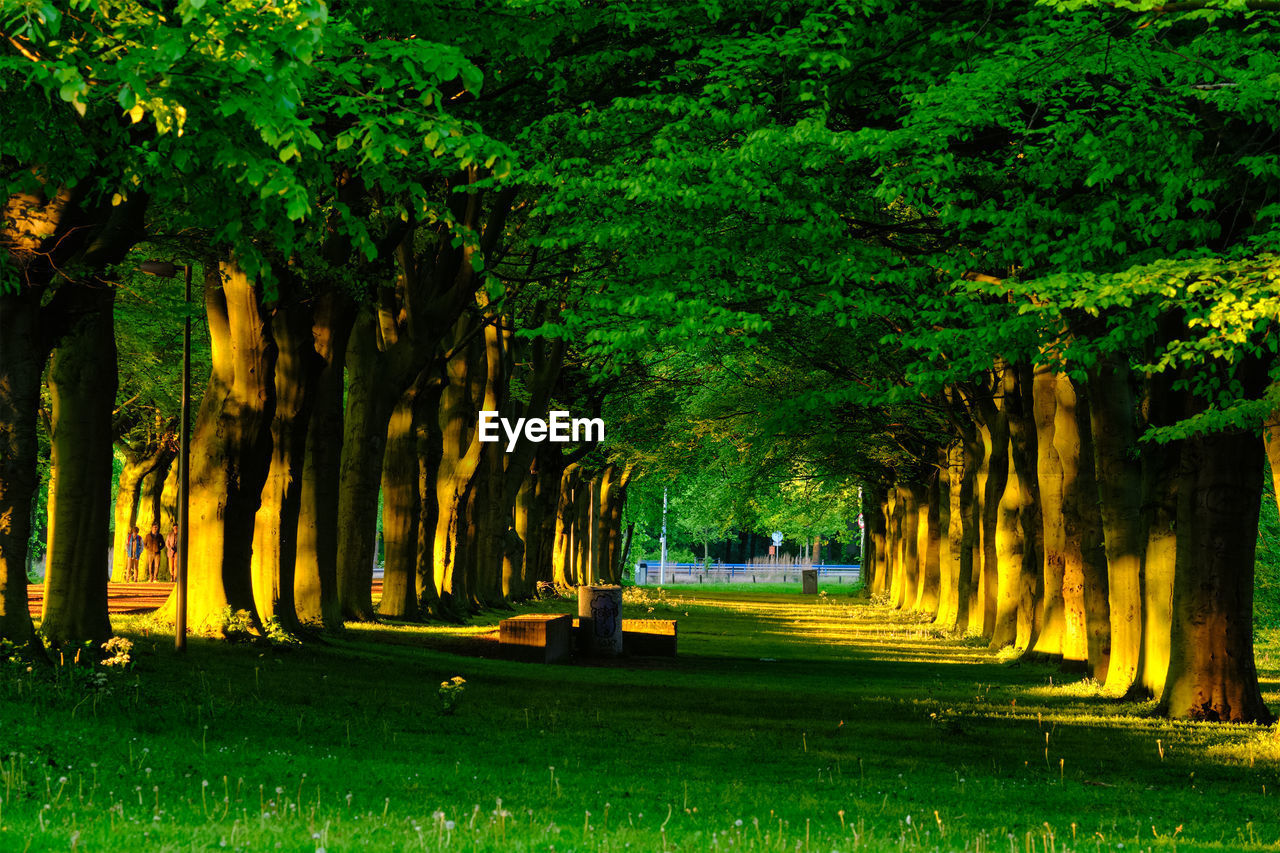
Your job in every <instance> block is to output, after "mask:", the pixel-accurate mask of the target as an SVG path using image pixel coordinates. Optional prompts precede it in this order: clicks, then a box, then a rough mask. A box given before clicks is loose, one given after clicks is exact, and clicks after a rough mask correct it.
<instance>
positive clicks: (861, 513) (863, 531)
mask: <svg viewBox="0 0 1280 853" xmlns="http://www.w3.org/2000/svg"><path fill="white" fill-rule="evenodd" d="M858 522H859V523H858V539H860V540H861V542H860V543H859V544H860V545H861V546H862V547H861V549H860V550H861V551H862V555H861V556H860V557H859V558H858V579H859V580H861V579H862V572H863V571H864V567H865V566H866V565H867V512H866V508H865V507H863V505H862V486H858Z"/></svg>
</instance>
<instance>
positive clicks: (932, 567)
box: [912, 476, 941, 616]
mask: <svg viewBox="0 0 1280 853" xmlns="http://www.w3.org/2000/svg"><path fill="white" fill-rule="evenodd" d="M938 482H939V478H938V477H937V476H934V477H931V478H930V480H929V482H927V483H919V484H917V485H916V488H915V493H916V507H917V509H916V516H917V522H916V562H917V563H918V565H919V571H918V577H919V580H918V583H917V585H916V596H915V600H914V601H913V602H912V606H913V608H914V609H915V610H916V611H918V612H920V613H924V614H926V615H928V616H936V615H937V613H938V597H939V594H940V593H939V589H938V587H939V584H940V583H941V578H940V573H941V567H940V565H939V558H940V548H941V545H940V543H939V540H940V539H941V536H940V535H939V532H938V515H939V511H938Z"/></svg>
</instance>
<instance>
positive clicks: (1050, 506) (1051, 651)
mask: <svg viewBox="0 0 1280 853" xmlns="http://www.w3.org/2000/svg"><path fill="white" fill-rule="evenodd" d="M1065 381H1067V379H1066V377H1060V376H1058V375H1057V374H1055V373H1053V372H1052V371H1051V370H1050V369H1049V368H1048V367H1045V366H1043V365H1041V366H1039V367H1037V368H1036V373H1035V379H1034V380H1033V384H1032V397H1033V409H1034V417H1035V428H1036V478H1037V481H1038V482H1037V484H1038V486H1039V496H1040V520H1041V525H1042V527H1043V538H1042V543H1043V545H1042V556H1041V573H1042V576H1043V581H1042V587H1043V589H1044V595H1043V597H1042V599H1041V601H1042V609H1041V615H1040V634H1039V636H1038V637H1037V638H1036V643H1035V646H1034V647H1033V650H1034V651H1036V652H1039V653H1041V654H1047V655H1054V656H1057V655H1060V654H1062V648H1063V634H1064V633H1065V631H1066V604H1065V602H1064V599H1063V592H1062V588H1063V572H1064V570H1065V566H1066V554H1065V552H1066V548H1067V544H1066V536H1067V534H1066V528H1065V526H1064V521H1063V517H1062V490H1063V467H1062V461H1061V459H1060V458H1059V456H1058V448H1057V445H1056V443H1055V439H1054V423H1055V421H1056V420H1057V410H1058V383H1059V382H1065Z"/></svg>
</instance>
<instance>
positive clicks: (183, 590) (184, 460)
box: [139, 261, 191, 652]
mask: <svg viewBox="0 0 1280 853" xmlns="http://www.w3.org/2000/svg"><path fill="white" fill-rule="evenodd" d="M139 269H140V270H141V271H142V272H144V273H146V274H147V275H156V276H160V277H161V278H176V277H177V275H178V269H179V268H178V267H177V266H175V265H174V264H172V263H170V262H168V261H145V262H143V264H142V265H141V266H140V267H139ZM182 269H183V270H184V271H185V278H186V292H185V294H184V295H183V300H184V306H185V310H184V311H183V312H182V313H183V320H182V324H183V330H182V435H181V438H180V439H179V442H178V448H179V449H178V570H177V577H175V578H174V582H175V584H176V586H177V589H178V602H177V607H176V608H175V609H176V611H177V612H176V614H175V615H174V628H173V648H174V651H178V652H185V651H186V650H187V531H188V522H189V521H190V519H189V514H188V511H187V510H188V500H187V498H188V495H189V494H190V492H191V264H185V265H184V266H183V267H182Z"/></svg>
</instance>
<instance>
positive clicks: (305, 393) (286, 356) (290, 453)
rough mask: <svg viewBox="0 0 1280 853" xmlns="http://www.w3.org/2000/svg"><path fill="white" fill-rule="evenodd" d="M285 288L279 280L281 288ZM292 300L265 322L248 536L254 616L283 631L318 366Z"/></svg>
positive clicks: (309, 322) (286, 298) (292, 620)
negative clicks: (265, 407)
mask: <svg viewBox="0 0 1280 853" xmlns="http://www.w3.org/2000/svg"><path fill="white" fill-rule="evenodd" d="M286 285H287V282H282V283H281V288H286ZM296 299H297V294H296V293H291V292H289V289H285V290H284V291H283V292H282V298H281V303H280V304H278V305H277V306H276V307H275V308H274V312H273V313H274V316H273V317H272V318H271V331H272V337H273V339H274V341H275V344H276V363H275V371H274V376H273V382H274V385H275V398H276V405H275V412H274V413H273V415H272V419H271V467H270V469H269V470H268V472H267V481H266V483H265V484H264V485H263V489H262V504H261V506H260V507H259V508H258V512H257V517H256V519H255V521H254V533H253V600H254V604H255V605H256V606H257V609H258V615H259V617H260V618H262V619H263V621H266V620H268V619H275V620H277V621H278V622H279V624H280V625H281V626H282V627H283V628H285V629H286V630H289V631H295V630H297V629H298V627H299V619H298V614H297V609H296V606H295V604H294V589H295V585H296V581H297V578H296V574H295V568H296V566H297V557H298V527H299V520H300V515H301V509H302V486H303V470H304V466H305V464H306V447H307V433H308V430H309V428H310V422H311V410H312V407H313V405H314V402H315V385H316V378H317V377H318V376H319V373H320V369H321V367H322V366H323V362H322V361H321V359H320V357H319V356H318V355H317V354H316V351H315V345H314V332H313V325H314V317H313V315H312V312H311V309H310V308H309V307H308V306H306V305H303V304H299V303H298V302H296V301H294V300H296Z"/></svg>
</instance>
